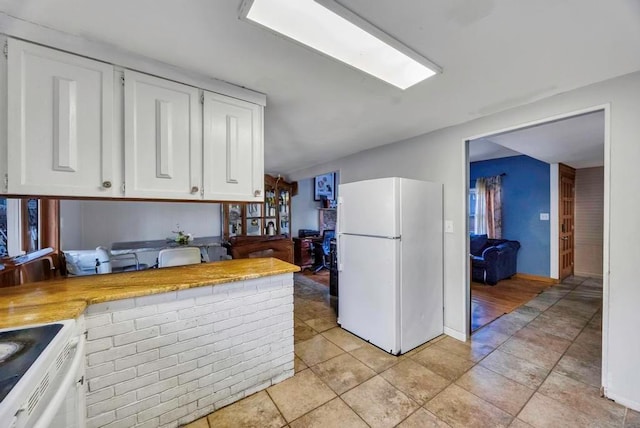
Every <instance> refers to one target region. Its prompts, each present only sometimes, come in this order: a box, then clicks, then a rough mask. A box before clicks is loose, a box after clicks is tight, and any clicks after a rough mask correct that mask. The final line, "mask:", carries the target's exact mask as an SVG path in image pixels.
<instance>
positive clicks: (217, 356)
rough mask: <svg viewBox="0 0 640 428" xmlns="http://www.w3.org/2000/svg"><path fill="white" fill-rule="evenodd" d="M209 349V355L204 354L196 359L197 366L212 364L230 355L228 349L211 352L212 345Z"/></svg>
mask: <svg viewBox="0 0 640 428" xmlns="http://www.w3.org/2000/svg"><path fill="white" fill-rule="evenodd" d="M208 350H209V355H205V356H204V357H202V358H199V359H198V367H203V366H206V365H207V364H213V363H214V362H215V361H220V360H224V359H225V358H228V357H229V355H230V352H229V349H223V350H221V351H218V352H213V346H212V347H211V349H208Z"/></svg>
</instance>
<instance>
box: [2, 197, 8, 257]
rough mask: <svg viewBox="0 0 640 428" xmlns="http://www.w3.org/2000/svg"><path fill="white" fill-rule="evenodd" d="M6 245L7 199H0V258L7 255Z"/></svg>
mask: <svg viewBox="0 0 640 428" xmlns="http://www.w3.org/2000/svg"><path fill="white" fill-rule="evenodd" d="M7 245H8V237H7V199H6V198H0V257H5V256H7V255H9V249H8V247H7Z"/></svg>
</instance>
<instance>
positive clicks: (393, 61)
mask: <svg viewBox="0 0 640 428" xmlns="http://www.w3.org/2000/svg"><path fill="white" fill-rule="evenodd" d="M240 18H241V19H247V20H250V21H253V22H255V23H257V24H260V25H262V26H264V27H266V28H268V29H270V30H272V31H275V32H277V33H280V34H282V35H284V36H286V37H288V38H290V39H292V40H294V41H296V42H298V43H302V44H303V45H306V46H309V47H311V48H313V49H315V50H317V51H319V52H321V53H323V54H325V55H328V56H330V57H332V58H335V59H337V60H339V61H342V62H344V63H346V64H348V65H350V66H352V67H354V68H357V69H359V70H361V71H364V72H365V73H368V74H370V75H372V76H374V77H377V78H378V79H381V80H384V81H385V82H387V83H390V84H392V85H394V86H397V87H398V88H400V89H407V88H408V87H410V86H413V85H415V84H416V83H418V82H421V81H423V80H425V79H427V78H429V77H431V76H433V75H435V74H436V73H441V72H442V69H440V67H438V66H437V65H435V64H434V63H432V62H431V61H429V60H428V59H427V58H425V57H423V56H422V55H420V54H418V53H417V52H415V51H413V50H412V49H410V48H408V47H407V46H405V45H403V44H402V43H400V42H399V41H398V40H396V39H394V38H393V37H391V36H389V35H388V34H386V33H384V32H383V31H382V30H380V29H379V28H377V27H375V26H373V25H372V24H370V23H369V22H367V21H365V20H364V19H362V18H361V17H359V16H358V15H356V14H354V13H353V12H351V11H350V10H349V9H346V8H345V7H343V6H341V5H340V4H338V3H336V2H335V1H334V0H243V2H242V4H241V6H240Z"/></svg>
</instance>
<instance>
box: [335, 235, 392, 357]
mask: <svg viewBox="0 0 640 428" xmlns="http://www.w3.org/2000/svg"><path fill="white" fill-rule="evenodd" d="M399 251H400V243H399V240H397V239H381V238H371V237H365V236H352V235H340V236H339V238H338V257H339V259H340V261H339V264H340V265H341V268H342V270H341V271H340V272H339V273H338V275H339V283H340V287H339V289H338V314H339V320H338V322H339V323H340V324H341V326H342V328H344V329H345V330H348V331H350V332H352V333H353V334H355V335H356V336H360V337H361V338H363V339H365V340H367V341H369V342H371V343H372V344H374V345H376V346H378V347H380V348H382V349H384V350H385V351H387V352H389V353H392V354H397V353H398V352H399V346H400V340H399V330H398V329H399V319H398V316H399V312H398V311H399V299H398V294H397V293H398V279H399V278H398V276H399V269H398V257H399Z"/></svg>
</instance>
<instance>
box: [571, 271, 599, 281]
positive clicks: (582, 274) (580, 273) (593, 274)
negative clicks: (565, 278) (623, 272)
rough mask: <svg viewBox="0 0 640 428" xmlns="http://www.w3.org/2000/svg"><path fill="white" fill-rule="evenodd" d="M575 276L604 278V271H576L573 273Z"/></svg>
mask: <svg viewBox="0 0 640 428" xmlns="http://www.w3.org/2000/svg"><path fill="white" fill-rule="evenodd" d="M573 274H574V275H575V276H584V277H586V278H596V279H602V278H603V275H602V272H600V273H592V272H574V273H573Z"/></svg>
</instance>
